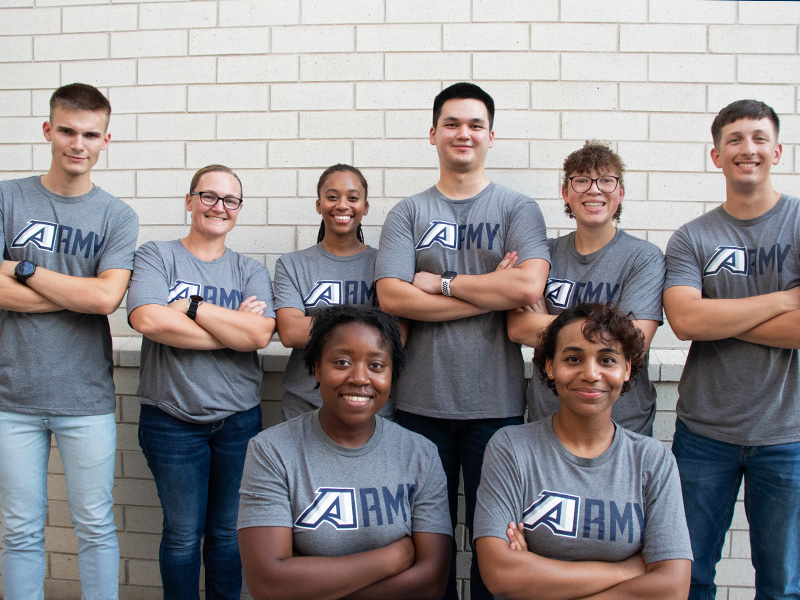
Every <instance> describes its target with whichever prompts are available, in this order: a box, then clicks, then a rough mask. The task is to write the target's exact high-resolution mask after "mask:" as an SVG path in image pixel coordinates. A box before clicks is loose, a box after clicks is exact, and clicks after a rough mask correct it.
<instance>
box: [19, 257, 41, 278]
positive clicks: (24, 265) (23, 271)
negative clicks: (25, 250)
mask: <svg viewBox="0 0 800 600" xmlns="http://www.w3.org/2000/svg"><path fill="white" fill-rule="evenodd" d="M16 270H17V273H19V274H20V275H21V276H22V277H30V276H31V275H33V272H34V271H35V270H36V265H35V264H33V263H32V262H29V261H27V260H23V261H22V262H21V263H19V264H18V265H17V269H16Z"/></svg>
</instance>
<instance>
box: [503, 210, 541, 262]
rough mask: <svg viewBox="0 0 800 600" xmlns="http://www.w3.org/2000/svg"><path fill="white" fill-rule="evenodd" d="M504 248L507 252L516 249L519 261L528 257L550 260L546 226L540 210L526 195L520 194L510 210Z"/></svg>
mask: <svg viewBox="0 0 800 600" xmlns="http://www.w3.org/2000/svg"><path fill="white" fill-rule="evenodd" d="M505 249H506V250H507V251H509V252H511V251H516V252H517V255H518V256H519V263H522V262H523V261H526V260H528V259H530V258H541V259H544V260H546V261H547V262H550V251H549V248H548V244H547V228H546V227H545V223H544V216H542V210H541V209H540V208H539V205H538V204H536V202H534V201H533V200H532V199H530V198H528V197H526V196H520V197H519V199H518V200H517V201H516V204H515V206H514V209H513V210H512V213H511V217H510V221H509V227H508V242H507V243H506V244H505Z"/></svg>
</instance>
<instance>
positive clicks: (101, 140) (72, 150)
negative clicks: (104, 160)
mask: <svg viewBox="0 0 800 600" xmlns="http://www.w3.org/2000/svg"><path fill="white" fill-rule="evenodd" d="M107 126H108V115H106V113H105V112H103V111H101V110H97V111H91V110H69V109H66V108H62V107H60V106H56V107H55V108H54V109H53V111H52V115H51V118H50V120H49V121H45V123H44V125H43V126H42V131H43V133H44V137H45V139H46V140H47V141H48V142H50V149H51V152H52V154H53V160H52V163H51V165H50V172H51V173H52V174H54V175H56V176H58V177H60V178H66V179H75V178H80V177H87V178H88V176H89V172H90V171H91V169H92V167H94V165H95V164H97V159H98V158H99V157H100V152H101V151H103V150H105V149H106V148H107V147H108V143H109V141H110V140H111V134H110V133H108V132H107V131H106V127H107Z"/></svg>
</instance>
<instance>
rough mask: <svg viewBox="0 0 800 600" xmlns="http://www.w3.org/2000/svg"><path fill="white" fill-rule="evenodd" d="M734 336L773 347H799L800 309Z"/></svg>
mask: <svg viewBox="0 0 800 600" xmlns="http://www.w3.org/2000/svg"><path fill="white" fill-rule="evenodd" d="M734 337H736V339H739V340H742V341H744V342H751V343H753V344H761V345H763V346H772V347H773V348H788V349H795V348H800V310H793V311H790V312H787V313H783V314H782V315H778V316H777V317H773V318H771V319H770V320H769V321H766V322H764V323H761V324H760V325H756V326H755V327H753V328H752V329H749V330H747V331H745V332H743V333H740V334H739V335H737V336H734Z"/></svg>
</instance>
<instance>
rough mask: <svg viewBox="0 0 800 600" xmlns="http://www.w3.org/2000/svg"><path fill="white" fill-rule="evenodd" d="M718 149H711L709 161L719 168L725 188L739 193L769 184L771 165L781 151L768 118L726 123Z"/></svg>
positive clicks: (778, 159) (777, 158)
mask: <svg viewBox="0 0 800 600" xmlns="http://www.w3.org/2000/svg"><path fill="white" fill-rule="evenodd" d="M718 146H719V147H718V148H717V147H715V148H713V149H712V150H711V160H712V161H714V165H715V166H716V167H717V168H719V169H722V174H723V175H725V179H726V181H727V183H728V185H729V186H733V187H735V188H738V189H740V190H741V191H749V190H752V189H756V188H758V187H759V186H760V185H763V184H765V183H766V184H769V174H770V170H771V169H772V165H777V164H778V163H779V162H780V159H781V152H782V150H783V149H782V147H781V145H780V144H779V143H778V139H777V134H776V133H775V126H774V125H773V124H772V121H770V120H769V119H768V118H764V119H760V120H755V119H739V120H738V121H734V122H733V123H728V124H727V125H725V126H724V127H723V128H722V132H721V135H720V139H719V144H718ZM770 185H771V184H770Z"/></svg>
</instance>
